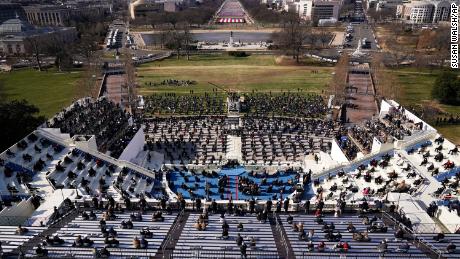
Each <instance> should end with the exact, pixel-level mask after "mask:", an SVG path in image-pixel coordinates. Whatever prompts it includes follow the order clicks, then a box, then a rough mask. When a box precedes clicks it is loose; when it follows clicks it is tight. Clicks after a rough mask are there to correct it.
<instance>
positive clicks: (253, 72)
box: [137, 54, 333, 94]
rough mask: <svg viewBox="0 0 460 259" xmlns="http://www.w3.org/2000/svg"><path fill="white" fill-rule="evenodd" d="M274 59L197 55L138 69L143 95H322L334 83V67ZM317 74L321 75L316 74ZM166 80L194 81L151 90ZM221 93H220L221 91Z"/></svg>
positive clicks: (265, 57)
mask: <svg viewBox="0 0 460 259" xmlns="http://www.w3.org/2000/svg"><path fill="white" fill-rule="evenodd" d="M279 62H280V60H279V59H278V60H277V58H276V57H275V56H272V55H251V56H249V57H243V58H236V57H231V56H228V55H227V54H221V55H194V56H191V60H189V61H187V60H186V59H185V58H184V57H182V58H181V59H179V60H177V58H168V59H166V60H163V61H157V62H153V63H148V64H144V65H141V66H140V67H139V68H138V69H137V73H138V83H139V86H140V87H141V88H140V93H141V94H149V93H154V92H176V93H189V91H190V90H193V91H194V93H204V92H212V89H213V88H216V87H215V86H213V85H212V84H215V85H218V86H220V87H221V88H225V89H230V90H234V91H240V92H252V91H263V92H268V91H272V92H282V91H298V89H301V90H302V91H304V92H316V93H321V90H323V89H324V87H325V85H326V84H327V83H329V81H330V80H331V77H332V75H331V73H332V72H333V68H332V67H320V66H308V65H302V66H300V65H299V66H298V65H293V64H288V65H286V64H279ZM282 63H286V62H282ZM313 71H317V72H315V73H314V72H313ZM165 79H177V80H193V81H196V82H197V84H196V85H193V86H189V87H172V86H156V87H152V86H149V85H148V83H149V82H152V83H160V82H161V81H163V80H165ZM219 91H220V90H219Z"/></svg>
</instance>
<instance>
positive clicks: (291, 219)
mask: <svg viewBox="0 0 460 259" xmlns="http://www.w3.org/2000/svg"><path fill="white" fill-rule="evenodd" d="M293 220H294V218H293V217H292V215H291V214H289V216H288V217H287V223H288V224H292V221H293Z"/></svg>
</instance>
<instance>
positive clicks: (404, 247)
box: [395, 242, 410, 253]
mask: <svg viewBox="0 0 460 259" xmlns="http://www.w3.org/2000/svg"><path fill="white" fill-rule="evenodd" d="M409 249H410V245H409V243H408V242H404V243H403V244H402V245H400V246H398V248H396V250H395V251H396V252H398V253H407V252H408V251H409Z"/></svg>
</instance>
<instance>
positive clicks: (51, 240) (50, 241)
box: [45, 235, 65, 245]
mask: <svg viewBox="0 0 460 259" xmlns="http://www.w3.org/2000/svg"><path fill="white" fill-rule="evenodd" d="M45 241H46V243H47V244H48V245H62V244H64V242H65V241H64V240H63V239H61V238H60V237H59V236H58V235H55V236H53V237H51V236H46V240H45Z"/></svg>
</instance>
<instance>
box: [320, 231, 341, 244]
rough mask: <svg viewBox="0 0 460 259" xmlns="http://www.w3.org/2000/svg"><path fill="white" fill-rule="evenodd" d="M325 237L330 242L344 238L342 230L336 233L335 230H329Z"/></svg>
mask: <svg viewBox="0 0 460 259" xmlns="http://www.w3.org/2000/svg"><path fill="white" fill-rule="evenodd" d="M324 238H326V239H327V240H328V241H330V242H337V241H340V239H342V234H340V232H337V234H334V232H332V231H331V232H328V233H326V235H324Z"/></svg>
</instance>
